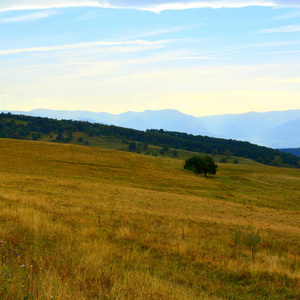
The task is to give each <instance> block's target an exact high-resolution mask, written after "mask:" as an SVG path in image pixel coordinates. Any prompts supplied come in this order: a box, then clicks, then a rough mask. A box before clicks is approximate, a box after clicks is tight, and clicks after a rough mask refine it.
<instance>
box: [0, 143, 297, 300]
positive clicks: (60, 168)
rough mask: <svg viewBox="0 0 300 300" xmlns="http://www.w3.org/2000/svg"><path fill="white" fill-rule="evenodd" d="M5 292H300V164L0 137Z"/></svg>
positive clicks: (116, 295)
mask: <svg viewBox="0 0 300 300" xmlns="http://www.w3.org/2000/svg"><path fill="white" fill-rule="evenodd" d="M0 158H1V163H0V225H1V226H0V257H1V259H2V263H1V272H0V298H1V299H3V300H6V299H78V300H80V299H186V300H190V299H191V300H192V299H278V300H281V299H299V298H300V170H299V169H296V168H295V169H292V168H289V169H288V168H275V167H270V166H266V165H260V164H257V163H246V161H245V163H240V164H219V168H218V172H217V175H216V176H209V177H207V178H204V176H196V175H194V174H193V173H192V172H190V171H187V170H184V169H183V163H184V161H183V160H181V159H172V158H168V157H153V156H146V155H141V154H136V153H130V152H124V151H117V150H113V149H104V148H99V147H85V146H80V145H71V144H57V143H46V142H38V141H19V140H10V139H0Z"/></svg>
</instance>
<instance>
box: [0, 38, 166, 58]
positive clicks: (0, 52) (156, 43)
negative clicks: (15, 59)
mask: <svg viewBox="0 0 300 300" xmlns="http://www.w3.org/2000/svg"><path fill="white" fill-rule="evenodd" d="M168 42H171V40H159V41H151V42H150V41H147V40H135V41H125V42H108V41H98V42H87V43H78V44H68V45H59V46H46V47H31V48H21V49H7V50H0V55H10V54H18V53H26V52H50V51H62V50H71V49H80V48H90V47H99V46H100V47H101V46H102V47H114V46H137V47H140V46H149V47H157V46H162V45H163V44H166V43H168ZM137 50H138V48H137ZM122 51H123V50H122Z"/></svg>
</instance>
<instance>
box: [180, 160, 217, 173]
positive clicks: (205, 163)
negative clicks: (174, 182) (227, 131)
mask: <svg viewBox="0 0 300 300" xmlns="http://www.w3.org/2000/svg"><path fill="white" fill-rule="evenodd" d="M184 168H185V169H187V170H191V171H193V172H194V173H195V174H196V175H198V174H202V173H204V176H205V177H206V175H207V174H212V175H215V174H216V173H217V168H218V165H217V164H215V162H214V160H213V158H212V157H211V156H210V155H205V156H203V158H201V157H200V156H199V155H194V156H192V157H190V158H188V159H187V160H186V161H185V164H184Z"/></svg>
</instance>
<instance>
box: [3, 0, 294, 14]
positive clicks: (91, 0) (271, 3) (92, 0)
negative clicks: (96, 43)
mask: <svg viewBox="0 0 300 300" xmlns="http://www.w3.org/2000/svg"><path fill="white" fill-rule="evenodd" d="M247 6H266V7H300V2H299V1H298V0H189V1H187V0H186V1H184V0H149V1H140V0H127V1H124V0H2V1H1V4H0V12H1V11H10V10H30V9H51V8H64V7H99V8H100V7H101V8H115V9H118V8H120V9H138V10H144V11H152V12H156V13H160V12H162V11H165V10H185V9H197V8H207V7H209V8H215V9H217V8H224V7H226V8H240V7H247Z"/></svg>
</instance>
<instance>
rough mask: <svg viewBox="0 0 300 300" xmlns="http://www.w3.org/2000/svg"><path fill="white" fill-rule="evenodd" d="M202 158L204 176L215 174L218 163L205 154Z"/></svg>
mask: <svg viewBox="0 0 300 300" xmlns="http://www.w3.org/2000/svg"><path fill="white" fill-rule="evenodd" d="M202 160H203V162H204V167H203V172H204V176H205V177H206V174H211V175H216V173H217V168H218V165H217V164H215V162H214V160H213V158H212V157H211V156H210V155H205V156H204V157H203V158H202Z"/></svg>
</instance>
